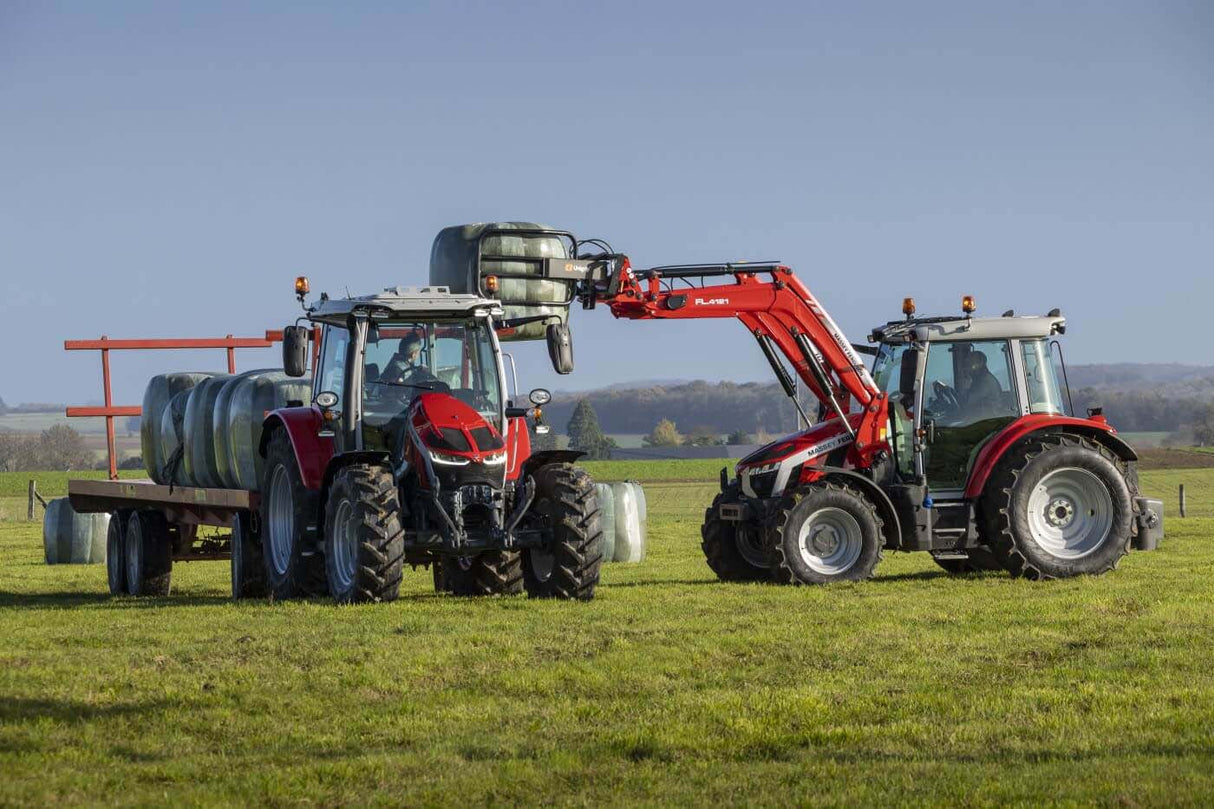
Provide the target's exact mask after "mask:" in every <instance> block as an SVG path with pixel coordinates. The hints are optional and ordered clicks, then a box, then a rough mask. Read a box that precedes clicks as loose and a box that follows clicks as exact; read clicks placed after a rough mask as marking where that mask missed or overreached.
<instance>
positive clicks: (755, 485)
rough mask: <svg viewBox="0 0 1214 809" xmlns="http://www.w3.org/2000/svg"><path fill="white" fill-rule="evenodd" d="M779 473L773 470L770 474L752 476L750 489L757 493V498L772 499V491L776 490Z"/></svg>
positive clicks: (763, 473)
mask: <svg viewBox="0 0 1214 809" xmlns="http://www.w3.org/2000/svg"><path fill="white" fill-rule="evenodd" d="M778 472H779V470H778V469H773V470H772V471H770V472H762V473H760V474H757V475H751V476H750V488H751V491H753V492H754V493H755V497H771V490H772V489H774V488H775V485H776V474H777V473H778Z"/></svg>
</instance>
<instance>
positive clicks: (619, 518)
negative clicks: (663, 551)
mask: <svg viewBox="0 0 1214 809" xmlns="http://www.w3.org/2000/svg"><path fill="white" fill-rule="evenodd" d="M611 488H612V494H613V495H614V499H615V548H614V549H613V553H612V561H615V562H640V561H643V560H644V559H645V541H646V533H647V532H648V527H649V526H648V524H647V523H648V520H646V519H643V518H642V515H643V514H645V491H644V489H642V488H641V484H639V483H633V482H625V483H613V484H611Z"/></svg>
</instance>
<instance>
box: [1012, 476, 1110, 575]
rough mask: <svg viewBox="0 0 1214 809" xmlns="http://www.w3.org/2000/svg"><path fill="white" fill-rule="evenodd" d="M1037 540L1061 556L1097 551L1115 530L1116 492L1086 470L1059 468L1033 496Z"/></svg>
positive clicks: (1031, 513)
mask: <svg viewBox="0 0 1214 809" xmlns="http://www.w3.org/2000/svg"><path fill="white" fill-rule="evenodd" d="M1028 523H1029V530H1030V531H1031V532H1032V534H1033V540H1034V541H1035V542H1036V543H1037V544H1038V545H1039V546H1040V547H1041V549H1042V550H1044V551H1045V552H1046V553H1048V554H1050V555H1051V556H1054V557H1057V558H1058V559H1080V558H1082V557H1084V556H1087V555H1088V554H1091V553H1093V552H1095V551H1096V550H1097V549H1099V548H1100V547H1101V546H1102V545H1104V541H1105V540H1106V539H1108V536H1109V532H1110V531H1111V530H1112V529H1113V495H1112V494H1110V493H1109V488H1108V487H1107V486H1105V485H1104V482H1103V481H1102V480H1101V479H1100V478H1098V477H1097V476H1096V475H1094V474H1093V473H1091V472H1089V471H1088V470H1086V469H1074V468H1070V469H1055V470H1054V471H1053V472H1050V473H1049V474H1048V475H1046V476H1045V477H1043V478H1042V479H1041V480H1040V481H1039V482H1038V483H1037V485H1036V486H1035V487H1033V492H1032V494H1030V495H1029V503H1028Z"/></svg>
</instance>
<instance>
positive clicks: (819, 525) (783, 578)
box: [769, 483, 883, 584]
mask: <svg viewBox="0 0 1214 809" xmlns="http://www.w3.org/2000/svg"><path fill="white" fill-rule="evenodd" d="M769 536H770V540H769V541H770V542H771V548H772V552H773V555H774V562H775V564H774V565H773V567H772V574H773V578H774V579H775V580H776V581H778V582H780V583H782V584H831V583H833V582H839V581H863V580H865V579H870V578H872V576H873V570H874V569H875V568H876V567H877V563H878V562H880V561H881V547H882V543H883V538H882V534H881V518H880V517H879V516H877V510H876V508H874V506H873V504H872V502H871V501H869V499H868V498H867V497H865V496H864V495H862V494H861V493H859V492H858V491H856V490H855V489H852V488H851V487H850V486H844V485H840V484H837V483H815V484H811V485H809V486H805V487H803V488H801V489H798V490H797V491H795V492H793V493H792V494H789V495H786V496H785V497H784V498H783V499H782V500H781V501H780V505H779V506H778V508H777V513H776V515H775V519H774V521H773V523H772V526H771V529H770V535H769Z"/></svg>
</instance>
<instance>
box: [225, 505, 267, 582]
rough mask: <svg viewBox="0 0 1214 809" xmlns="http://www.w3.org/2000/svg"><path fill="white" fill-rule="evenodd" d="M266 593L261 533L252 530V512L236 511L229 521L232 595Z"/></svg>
mask: <svg viewBox="0 0 1214 809" xmlns="http://www.w3.org/2000/svg"><path fill="white" fill-rule="evenodd" d="M269 594H270V587H269V584H267V582H266V563H265V550H264V549H263V548H262V547H261V534H258V533H257V532H255V531H254V530H253V515H252V514H250V513H249V512H247V511H241V512H238V513H237V514H236V519H235V520H233V521H232V598H235V599H241V598H264V597H265V596H267V595H269Z"/></svg>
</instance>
